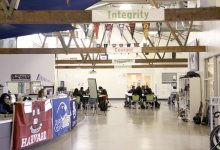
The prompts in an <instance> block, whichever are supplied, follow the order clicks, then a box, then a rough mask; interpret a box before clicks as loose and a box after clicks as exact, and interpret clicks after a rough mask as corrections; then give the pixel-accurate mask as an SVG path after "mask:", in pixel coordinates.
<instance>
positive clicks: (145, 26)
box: [142, 23, 150, 39]
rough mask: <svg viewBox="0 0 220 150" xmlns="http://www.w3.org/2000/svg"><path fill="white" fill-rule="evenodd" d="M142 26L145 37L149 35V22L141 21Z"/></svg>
mask: <svg viewBox="0 0 220 150" xmlns="http://www.w3.org/2000/svg"><path fill="white" fill-rule="evenodd" d="M142 27H143V30H144V37H145V39H147V38H148V37H149V29H150V23H142Z"/></svg>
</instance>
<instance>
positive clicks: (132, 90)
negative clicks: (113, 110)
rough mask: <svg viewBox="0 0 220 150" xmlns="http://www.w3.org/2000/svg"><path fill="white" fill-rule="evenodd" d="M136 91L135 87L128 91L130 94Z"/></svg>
mask: <svg viewBox="0 0 220 150" xmlns="http://www.w3.org/2000/svg"><path fill="white" fill-rule="evenodd" d="M134 91H135V86H134V85H132V87H131V89H130V90H129V91H128V93H134Z"/></svg>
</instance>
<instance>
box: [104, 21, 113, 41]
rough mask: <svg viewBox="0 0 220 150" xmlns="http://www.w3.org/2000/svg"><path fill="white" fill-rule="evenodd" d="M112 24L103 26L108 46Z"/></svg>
mask: <svg viewBox="0 0 220 150" xmlns="http://www.w3.org/2000/svg"><path fill="white" fill-rule="evenodd" d="M112 28H113V24H105V30H106V34H107V44H108V45H110V40H111V35H112Z"/></svg>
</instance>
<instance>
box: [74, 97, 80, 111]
mask: <svg viewBox="0 0 220 150" xmlns="http://www.w3.org/2000/svg"><path fill="white" fill-rule="evenodd" d="M74 97H75V98H76V103H77V106H78V109H81V100H80V96H74Z"/></svg>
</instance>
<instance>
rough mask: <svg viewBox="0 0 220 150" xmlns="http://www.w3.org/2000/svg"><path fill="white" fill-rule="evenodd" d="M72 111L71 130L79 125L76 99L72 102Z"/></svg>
mask: <svg viewBox="0 0 220 150" xmlns="http://www.w3.org/2000/svg"><path fill="white" fill-rule="evenodd" d="M70 109H71V128H74V127H75V126H76V124H77V103H76V99H74V100H71V101H70Z"/></svg>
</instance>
